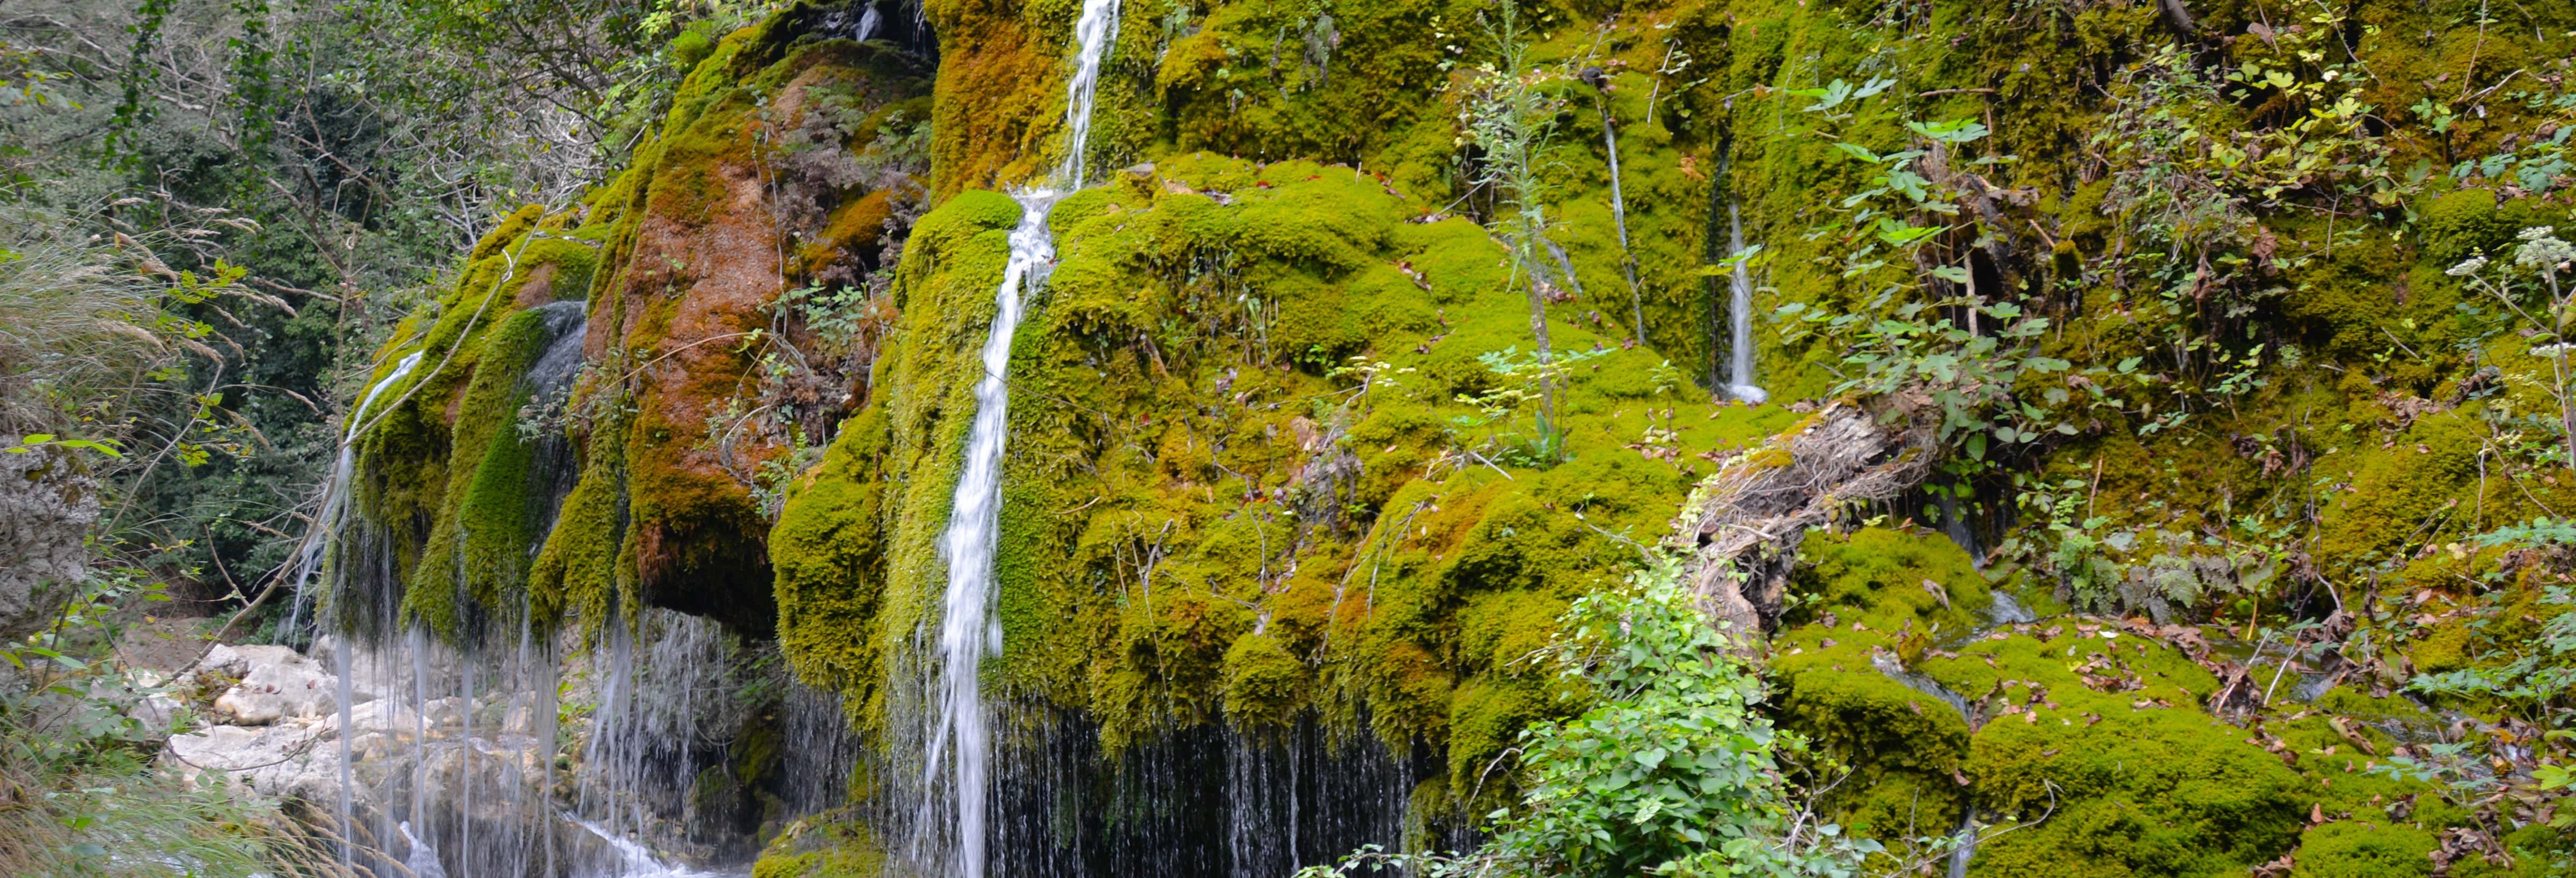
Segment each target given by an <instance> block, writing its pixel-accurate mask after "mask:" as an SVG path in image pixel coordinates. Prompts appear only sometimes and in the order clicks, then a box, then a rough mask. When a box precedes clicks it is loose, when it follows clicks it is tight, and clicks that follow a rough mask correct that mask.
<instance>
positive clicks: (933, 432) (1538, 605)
mask: <svg viewBox="0 0 2576 878" xmlns="http://www.w3.org/2000/svg"><path fill="white" fill-rule="evenodd" d="M1429 210H1430V205H1428V204H1426V203H1424V202H1422V201H1419V200H1416V199H1413V198H1409V197H1406V196H1404V195H1402V194H1399V193H1397V192H1395V191H1394V190H1393V189H1392V188H1391V187H1390V186H1389V185H1388V184H1387V183H1386V182H1385V181H1382V180H1380V179H1378V178H1377V177H1375V176H1373V175H1369V174H1365V173H1362V172H1359V171H1356V170H1355V169H1352V168H1349V167H1334V166H1325V165H1316V164H1312V163H1306V162H1285V163H1277V164H1271V165H1266V166H1264V165H1255V164H1252V163H1250V162H1243V161H1237V160H1232V159H1221V158H1215V157H1209V156H1183V157H1177V158H1169V159H1166V160H1164V161H1163V162H1161V163H1159V164H1158V166H1157V168H1155V169H1154V170H1151V171H1136V172H1132V173H1126V174H1123V175H1122V176H1120V178H1119V179H1118V181H1117V182H1116V183H1115V184H1113V185H1111V186H1107V187H1103V188H1099V189H1093V190H1087V191H1085V192H1082V193H1079V194H1077V195H1075V196H1072V197H1070V198H1068V199H1066V200H1065V201H1064V202H1063V203H1061V204H1060V205H1058V206H1057V207H1056V209H1055V213H1054V215H1053V225H1054V226H1055V228H1056V230H1057V232H1058V248H1059V253H1060V255H1061V261H1060V262H1059V263H1058V265H1057V266H1056V267H1055V269H1054V272H1053V274H1052V276H1051V277H1050V279H1049V281H1048V285H1047V287H1046V290H1045V292H1044V293H1043V295H1041V296H1040V297H1039V298H1038V299H1037V300H1036V301H1035V302H1034V303H1033V309H1032V316H1031V317H1030V319H1029V321H1028V322H1027V324H1025V325H1024V326H1023V328H1022V330H1021V332H1020V334H1019V336H1018V338H1019V342H1018V344H1017V346H1016V348H1015V350H1014V351H1013V358H1012V364H1011V371H1010V375H1011V384H1012V389H1013V397H1012V410H1011V416H1012V428H1013V432H1012V444H1011V451H1010V456H1009V458H1008V461H1007V463H1006V464H1005V470H1004V477H1003V485H1004V488H1003V490H1004V505H1003V512H1002V537H1001V544H1000V556H999V561H998V563H997V568H998V572H999V575H1000V581H1001V590H1000V597H999V603H1000V619H1001V624H1002V628H1003V634H1004V643H1005V644H1006V646H1005V650H1004V654H1003V657H1002V660H1001V663H1000V669H999V671H998V672H997V673H998V676H997V681H996V682H997V683H998V685H1000V686H1001V687H1002V688H1003V689H1004V690H1006V691H1008V692H1011V693H1013V694H1015V695H1016V696H1018V697H1020V698H1024V699H1028V700H1030V701H1032V702H1034V703H1038V704H1044V705H1050V706H1052V707H1053V708H1055V709H1057V710H1061V711H1064V712H1066V713H1067V714H1068V715H1086V716H1089V717H1092V718H1094V719H1096V720H1097V721H1098V722H1099V723H1100V724H1101V728H1102V731H1101V735H1102V739H1103V740H1102V744H1103V745H1104V746H1105V747H1106V748H1107V749H1108V750H1109V751H1110V752H1111V753H1113V754H1114V753H1116V752H1118V751H1120V750H1122V749H1124V748H1126V747H1128V746H1130V745H1132V744H1135V743H1140V742H1145V741H1150V740H1153V739H1155V738H1158V737H1160V736H1162V735H1165V734H1168V733H1170V732H1172V731H1175V730H1177V729H1180V728H1185V727H1188V726H1192V725H1196V724H1200V723H1209V722H1218V721H1230V722H1232V723H1233V724H1235V725H1236V726H1238V727H1240V728H1244V729H1247V730H1250V729H1258V728H1263V727H1274V728H1277V727H1284V725H1285V724H1286V723H1289V722H1291V721H1294V720H1297V719H1299V718H1301V717H1303V716H1307V715H1309V714H1310V713H1311V714H1315V715H1321V716H1325V717H1328V718H1332V719H1333V721H1335V722H1338V723H1341V724H1342V725H1343V727H1344V728H1346V729H1349V730H1351V731H1359V728H1358V726H1359V724H1361V723H1363V722H1365V723H1366V724H1367V726H1368V729H1369V730H1370V731H1373V732H1374V733H1375V734H1376V735H1377V736H1379V737H1380V738H1382V739H1384V740H1386V741H1387V742H1389V743H1390V744H1393V745H1395V746H1397V747H1399V748H1403V747H1410V746H1412V745H1413V744H1414V743H1416V742H1421V743H1425V744H1428V745H1431V746H1432V747H1433V748H1435V749H1436V750H1442V751H1445V752H1446V754H1447V757H1448V758H1447V764H1448V765H1449V766H1451V769H1452V770H1453V771H1458V770H1464V771H1469V772H1473V771H1477V770H1481V768H1482V766H1484V765H1485V764H1486V763H1488V762H1490V761H1491V760H1492V758H1493V757H1494V755H1495V754H1498V753H1499V752H1501V750H1502V749H1503V748H1505V747H1507V746H1508V745H1509V742H1510V740H1511V739H1512V737H1513V735H1514V734H1515V733H1516V732H1517V730H1518V728H1519V727H1520V725H1521V724H1522V723H1524V722H1526V721H1527V720H1529V719H1531V718H1534V717H1538V716H1543V715H1547V714H1549V713H1550V712H1552V711H1555V710H1558V709H1561V708H1560V707H1559V706H1558V705H1556V703H1555V701H1554V700H1553V697H1552V693H1551V691H1550V687H1549V683H1548V681H1547V680H1546V679H1545V674H1544V673H1543V671H1542V669H1538V668H1535V667H1532V666H1531V665H1530V664H1529V663H1526V662H1520V661H1518V660H1519V659H1520V658H1521V657H1523V656H1525V655H1527V654H1528V653H1529V652H1531V651H1532V650H1534V649H1536V648H1537V647H1538V646H1540V645H1542V644H1544V643H1545V641H1546V638H1547V636H1548V633H1549V632H1550V631H1551V630H1552V629H1553V624H1554V623H1553V620H1554V618H1555V616H1556V615H1557V614H1558V613H1559V612H1561V611H1562V609H1563V607H1564V605H1565V602H1566V601H1567V600H1568V599H1569V598H1570V597H1572V596H1574V595H1576V594H1580V593H1582V592H1583V591H1585V590H1587V589H1591V588H1597V587H1600V586H1601V585H1603V584H1605V583H1607V582H1609V581H1611V579H1612V577H1615V576H1617V575H1619V573H1620V571H1622V570H1624V569H1625V568H1626V567H1627V566H1628V565H1630V564H1631V563H1633V562H1634V560H1635V558H1636V557H1637V556H1636V551H1637V550H1636V548H1635V547H1634V546H1633V545H1631V544H1623V543H1622V542H1621V540H1623V539H1625V540H1629V541H1633V542H1651V541H1653V540H1655V539H1657V538H1658V536H1659V533H1660V531H1661V529H1662V527H1663V525H1664V522H1665V520H1666V519H1667V518H1668V517H1669V516H1670V514H1671V510H1672V509H1674V508H1676V506H1677V504H1678V503H1679V501H1680V499H1681V497H1682V494H1683V493H1684V492H1685V490H1686V488H1687V486H1688V485H1689V484H1690V481H1691V479H1692V476H1693V474H1694V472H1696V471H1698V470H1700V469H1702V468H1705V467H1706V466H1707V463H1706V461H1705V460H1704V459H1702V458H1701V455H1703V454H1706V453H1708V452H1711V451H1713V450H1714V449H1717V448H1720V447H1725V446H1728V445H1731V444H1734V443H1740V442H1744V441H1747V440H1750V439H1752V438H1754V437H1756V436H1759V435H1762V434H1763V433H1765V432H1767V431H1768V430H1770V429H1774V428H1776V427H1777V426H1779V425H1781V424H1784V423H1786V421H1787V420H1789V419H1790V418H1792V417H1794V416H1793V415H1791V414H1789V413H1787V412H1784V411H1776V410H1775V411H1755V410H1750V409H1743V408H1734V407H1718V406H1712V405H1710V404H1709V403H1708V402H1706V401H1705V400H1704V398H1702V397H1700V396H1699V395H1698V394H1696V393H1694V392H1687V391H1686V390H1685V388H1686V387H1687V380H1686V379H1684V378H1682V377H1681V375H1680V374H1679V373H1678V371H1673V372H1672V374H1671V375H1670V376H1669V377H1665V378H1663V379H1661V381H1662V382H1663V383H1661V384H1659V383H1658V379H1657V377H1656V376H1657V375H1658V374H1659V367H1660V364H1661V361H1660V358H1658V357H1657V355H1655V354H1653V353H1650V352H1649V351H1647V350H1645V349H1621V348H1619V347H1618V346H1617V343H1618V341H1619V338H1618V337H1617V336H1614V335H1609V334H1605V333H1600V332H1597V331H1595V330H1594V329H1592V328H1590V327H1588V326H1586V325H1584V324H1580V323H1576V322H1574V321H1570V320H1567V321H1562V322H1561V325H1559V326H1557V327H1555V330H1556V338H1557V339H1558V344H1559V345H1560V346H1562V347H1563V348H1564V349H1567V350H1570V351H1573V352H1578V354H1579V355H1580V356H1581V358H1582V359H1581V360H1580V361H1579V363H1577V364H1576V365H1574V366H1573V367H1572V369H1571V371H1570V374H1568V375H1567V376H1565V377H1564V378H1563V379H1562V380H1563V383H1564V386H1563V387H1562V388H1561V391H1560V392H1561V393H1562V395H1563V400H1562V402H1561V406H1562V408H1563V411H1564V412H1565V413H1566V414H1565V416H1564V420H1565V422H1566V425H1567V426H1568V428H1570V435H1569V436H1568V438H1567V442H1568V444H1569V446H1570V448H1571V459H1570V460H1569V461H1568V462H1566V463H1563V464H1560V465H1557V466H1555V467H1553V468H1533V467H1528V466H1516V465H1511V464H1507V463H1501V462H1496V461H1494V460H1493V459H1492V456H1499V455H1503V452H1502V451H1500V450H1498V449H1500V448H1506V447H1510V442H1511V441H1512V440H1513V437H1514V436H1520V437H1526V436H1527V435H1529V434H1530V433H1531V431H1532V430H1533V429H1534V426H1533V424H1532V423H1531V422H1530V421H1529V416H1528V415H1526V414H1522V415H1517V416H1506V417H1498V418H1496V419H1494V420H1493V421H1491V422H1490V423H1488V422H1484V419H1485V415H1484V413H1483V412H1481V411H1480V410H1479V409H1477V408H1475V407H1473V406H1469V405H1466V404H1463V403H1461V402H1459V401H1457V399H1456V397H1457V396H1458V394H1461V393H1479V392H1483V391H1484V390H1486V389H1489V388H1490V387H1491V386H1492V385H1493V384H1494V383H1496V382H1498V381H1502V380H1508V379H1505V378H1502V377H1499V376H1496V375H1495V374H1493V371H1492V369H1491V368H1489V366H1488V365H1487V364H1485V363H1480V362H1479V361H1478V359H1477V358H1478V357H1479V356H1480V355H1483V354H1487V353H1495V352H1501V351H1504V350H1506V349H1510V348H1514V347H1515V346H1519V347H1521V348H1522V349H1523V350H1526V347H1527V345H1526V343H1525V342H1522V341H1520V338H1519V337H1520V335H1521V334H1522V333H1525V332H1526V327H1527V324H1528V311H1527V304H1526V302H1525V301H1524V299H1523V297H1522V296H1521V295H1520V294H1518V293H1516V292H1514V291H1512V290H1511V289H1510V287H1509V285H1508V282H1507V278H1508V273H1509V268H1508V260H1507V257H1506V255H1505V252H1504V251H1503V249H1502V248H1501V247H1500V246H1499V245H1497V244H1496V243H1494V242H1493V241H1492V240H1491V239H1490V238H1489V237H1488V236H1487V235H1486V234H1485V233H1484V231H1483V230H1482V229H1480V228H1478V227H1476V226H1475V225H1474V224H1472V223H1468V222H1466V221H1464V220H1458V219H1448V220H1440V221H1435V222H1428V223H1425V222H1418V221H1413V220H1416V219H1418V218H1420V217H1422V216H1424V215H1425V214H1427V213H1428V212H1429ZM1018 216H1019V210H1018V206H1017V205H1016V204H1014V203H1013V202H1011V201H1010V200H1009V199H1006V198H1003V197H1001V196H998V195H994V194H990V193H975V192H970V193H966V194H962V195H960V196H958V197H956V198H954V199H951V200H950V201H949V202H948V203H947V204H946V205H944V206H942V207H941V208H939V209H938V210H937V211H935V212H933V213H932V214H931V215H929V216H928V217H925V218H924V219H923V220H922V222H921V224H920V225H919V226H918V227H917V230H916V232H915V237H914V239H913V242H912V244H911V246H910V249H909V250H908V251H907V260H906V263H905V268H904V274H903V277H902V281H903V282H902V289H903V291H904V292H903V300H902V302H901V306H902V308H903V313H904V321H905V326H904V330H903V334H902V335H901V337H900V340H899V341H898V342H897V343H896V344H894V345H892V346H890V347H889V348H888V349H887V351H886V353H885V354H884V356H883V357H882V358H881V359H880V360H879V366H878V369H879V371H878V383H877V386H878V387H879V388H881V392H880V393H879V395H878V396H877V397H876V400H875V401H874V402H873V403H872V404H871V405H870V406H869V407H868V409H866V410H865V411H863V412H862V413H861V414H860V415H859V416H857V417H856V418H854V419H852V420H851V421H850V422H849V423H848V424H847V425H846V426H845V427H844V429H843V431H842V433H841V436H840V438H839V440H837V441H836V442H835V444H834V446H833V448H832V450H831V452H830V455H829V456H828V457H827V459H826V462H825V464H824V466H823V468H822V469H821V470H819V471H817V472H816V473H815V474H814V475H813V476H812V477H810V478H809V479H808V480H807V482H806V483H805V484H804V486H803V487H801V488H800V489H799V492H798V493H797V494H795V495H794V496H793V497H791V499H790V500H789V502H788V504H787V506H786V511H785V513H784V515H783V516H782V517H781V519H780V522H779V525H778V527H777V529H776V530H775V531H774V532H773V535H772V544H771V549H772V554H773V557H774V559H775V564H776V565H777V568H778V570H779V590H780V595H781V601H780V608H781V616H780V638H781V643H782V645H783V646H785V647H786V648H787V651H788V654H789V656H790V658H791V660H792V661H794V662H795V663H796V664H797V667H798V668H799V670H800V671H801V672H803V673H805V674H806V675H807V678H808V679H809V680H811V681H814V682H817V683H821V684H826V685H831V686H834V687H837V688H840V689H841V690H842V691H844V692H846V693H849V694H851V695H853V696H856V697H857V699H858V700H857V701H856V702H854V703H857V704H864V705H867V707H864V708H862V709H861V711H860V716H861V717H862V719H863V721H865V722H868V723H870V724H875V723H881V722H884V721H885V717H883V716H882V715H881V713H877V712H878V711H882V710H883V702H882V700H881V695H882V693H880V692H878V691H877V687H878V686H879V685H880V684H881V683H882V681H883V680H884V679H885V678H886V675H887V673H888V668H887V665H886V662H887V661H888V660H889V657H890V656H892V655H893V654H894V653H896V652H897V651H899V650H900V649H902V648H903V646H904V644H906V643H907V642H909V641H910V639H911V638H912V637H913V636H914V635H913V632H914V631H915V630H917V628H918V627H919V626H921V625H923V624H925V623H926V622H928V621H930V620H932V619H933V618H934V617H935V613H936V612H937V609H936V601H937V599H938V597H939V595H938V593H937V590H936V587H937V583H939V582H942V581H944V580H943V577H942V576H941V575H940V570H941V568H940V564H941V563H942V562H941V560H940V559H939V558H938V557H937V552H936V548H935V546H936V538H937V536H938V533H939V531H940V529H941V528H942V527H943V526H944V525H945V523H946V512H947V506H948V503H949V499H950V498H949V494H950V492H951V491H952V490H953V486H954V484H955V475H954V469H955V461H956V459H957V454H958V448H959V445H960V443H961V442H962V440H963V435H962V433H963V426H964V424H965V423H966V421H967V420H968V419H969V418H970V417H971V416H972V413H973V412H972V404H971V400H970V399H968V398H967V397H966V396H965V393H966V391H967V389H968V387H969V385H970V384H971V381H969V380H968V379H969V378H971V375H972V373H971V370H972V369H974V368H976V366H975V361H974V360H973V355H974V351H975V350H976V348H977V345H978V342H979V341H980V340H981V338H982V337H983V334H984V327H985V323H986V321H987V320H989V316H990V314H991V310H992V307H993V305H992V303H993V286H994V285H995V284H996V283H997V282H998V280H999V277H1000V273H1001V268H1002V263H1003V259H1004V257H1005V255H1006V252H1007V248H1006V243H1005V241H1004V238H1005V236H1006V235H1007V234H1008V233H1009V230H1010V229H1011V227H1012V226H1013V225H1014V224H1015V223H1016V222H1017V220H1018ZM1564 355H1565V354H1563V353H1560V356H1564ZM1354 358H1357V359H1354ZM1462 419H1463V422H1462ZM1659 430H1661V431H1669V432H1658V431H1659ZM1505 459H1506V460H1511V459H1512V458H1509V457H1506V458H1505ZM854 623H859V624H854ZM1459 766H1467V768H1465V769H1460V768H1459ZM1468 780H1469V785H1470V786H1472V777H1470V778H1469V779H1468Z"/></svg>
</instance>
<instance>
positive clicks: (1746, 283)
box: [1726, 197, 1771, 402]
mask: <svg viewBox="0 0 2576 878" xmlns="http://www.w3.org/2000/svg"><path fill="white" fill-rule="evenodd" d="M1726 245H1727V253H1728V255H1729V258H1740V257H1742V256H1743V254H1744V217H1743V216H1742V214H1741V213H1740V212H1739V211H1737V209H1736V205H1735V199H1734V198H1732V197H1730V198H1728V199H1727V200H1726ZM1726 286H1727V291H1728V293H1729V296H1728V298H1729V302H1728V305H1729V307H1728V308H1727V323H1728V326H1727V341H1728V343H1727V349H1728V353H1729V355H1730V356H1729V357H1728V360H1727V369H1726V390H1727V392H1728V393H1730V394H1733V395H1734V396H1735V398H1736V399H1740V400H1744V401H1746V402H1762V401H1764V400H1767V399H1770V398H1771V394H1770V393H1769V392H1768V391H1765V390H1763V389H1762V388H1761V387H1760V386H1759V385H1756V384H1754V383H1753V278H1752V276H1751V275H1750V274H1749V273H1747V271H1746V269H1745V266H1744V265H1742V264H1740V263H1739V264H1738V265H1736V267H1735V270H1734V271H1732V272H1728V273H1727V276H1726Z"/></svg>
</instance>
